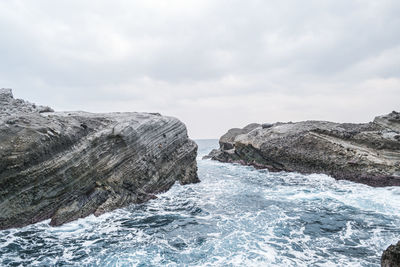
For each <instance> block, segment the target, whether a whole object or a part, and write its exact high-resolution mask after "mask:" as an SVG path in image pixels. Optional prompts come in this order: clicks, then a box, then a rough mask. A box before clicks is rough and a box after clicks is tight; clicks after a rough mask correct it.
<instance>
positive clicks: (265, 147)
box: [206, 111, 400, 187]
mask: <svg viewBox="0 0 400 267" xmlns="http://www.w3.org/2000/svg"><path fill="white" fill-rule="evenodd" d="M219 144H220V148H219V149H215V150H213V151H211V152H210V154H209V155H208V156H206V158H211V159H213V160H218V161H221V162H233V163H239V164H243V165H252V166H254V167H256V168H267V169H269V170H270V171H289V172H300V173H324V174H327V175H330V176H332V177H334V178H336V179H338V180H343V179H344V180H350V181H353V182H358V183H363V184H367V185H370V186H377V187H378V186H399V185H400V113H399V112H395V111H393V112H392V113H390V114H388V115H384V116H378V117H376V118H375V119H374V121H373V122H370V123H362V124H353V123H334V122H326V121H304V122H297V123H292V122H289V123H280V122H278V123H274V124H268V123H265V124H256V123H253V124H250V125H248V126H246V127H244V128H243V129H239V128H234V129H230V130H229V131H228V132H227V133H226V134H224V135H223V136H222V137H221V138H220V140H219Z"/></svg>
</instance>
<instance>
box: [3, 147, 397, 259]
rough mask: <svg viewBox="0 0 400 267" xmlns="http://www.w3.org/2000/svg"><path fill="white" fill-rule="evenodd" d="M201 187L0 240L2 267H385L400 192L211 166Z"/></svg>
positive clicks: (204, 165) (203, 163)
mask: <svg viewBox="0 0 400 267" xmlns="http://www.w3.org/2000/svg"><path fill="white" fill-rule="evenodd" d="M198 144H199V157H198V167H199V177H200V179H201V180H202V182H201V183H200V184H194V185H188V186H180V185H178V184H177V185H175V186H174V187H173V188H172V189H171V190H169V191H168V192H166V193H163V194H160V195H159V196H158V198H157V199H155V200H151V201H150V202H148V203H145V204H141V205H132V206H130V207H128V208H124V209H120V210H117V211H114V212H111V213H108V214H105V215H103V216H100V217H97V218H96V217H94V216H89V217H87V218H84V219H80V220H78V221H75V222H72V223H69V224H66V225H63V226H61V227H50V226H48V224H47V223H48V221H45V222H42V223H38V224H35V225H31V226H28V227H24V228H22V229H11V230H5V231H0V266H379V261H380V255H381V253H382V251H383V249H385V248H386V247H387V246H388V245H390V244H391V243H394V242H397V241H398V240H400V188H394V187H392V188H372V187H368V186H365V185H360V184H354V183H351V182H346V181H335V180H334V179H332V178H330V177H328V176H326V175H320V174H313V175H301V174H297V173H285V172H282V173H270V172H268V171H266V170H256V169H254V168H252V167H246V166H239V165H233V164H224V163H219V162H214V161H210V160H202V159H201V157H202V156H203V155H205V154H207V153H208V152H209V151H210V150H211V149H212V148H215V147H217V146H218V143H217V140H199V141H198Z"/></svg>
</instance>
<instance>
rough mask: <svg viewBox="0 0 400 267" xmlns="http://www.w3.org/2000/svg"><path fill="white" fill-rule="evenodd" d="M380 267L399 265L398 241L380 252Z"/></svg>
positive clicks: (399, 243)
mask: <svg viewBox="0 0 400 267" xmlns="http://www.w3.org/2000/svg"><path fill="white" fill-rule="evenodd" d="M381 266H382V267H399V266H400V241H399V242H398V243H397V244H396V245H391V246H389V247H388V248H387V249H386V250H385V251H384V252H383V254H382V258H381Z"/></svg>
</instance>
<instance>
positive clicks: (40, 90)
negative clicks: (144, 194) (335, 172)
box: [0, 0, 400, 137]
mask: <svg viewBox="0 0 400 267" xmlns="http://www.w3.org/2000/svg"><path fill="white" fill-rule="evenodd" d="M399 13H400V2H398V1H396V0H382V1H375V0H366V1H356V0H354V1H348V0H346V1H345V0H336V1H316V0H313V1H306V2H305V1H302V2H299V1H294V0H292V1H291V0H286V1H273V0H271V1H259V0H252V1H238V0H231V1H227V0H218V1H211V0H209V1H207V0H203V1H194V0H186V1H183V0H171V1H157V0H149V1H127V0H119V1H113V2H110V1H105V0H100V1H96V2H91V3H89V2H82V1H50V0H40V1H35V2H33V1H27V0H25V1H24V0H21V1H3V2H1V3H0V31H1V32H2V40H1V41H0V55H1V58H2V64H1V65H0V86H1V87H13V88H14V89H15V92H16V95H17V96H19V97H24V98H28V99H31V100H33V101H36V102H39V103H41V104H49V105H51V104H53V106H55V108H58V109H89V110H93V111H116V110H120V109H124V110H147V111H160V112H162V113H166V114H171V115H175V116H177V117H180V118H182V119H184V120H185V121H186V122H187V123H188V125H189V128H190V129H192V130H191V133H192V134H193V136H194V137H217V135H219V134H220V133H222V132H223V131H224V130H225V129H226V128H230V127H233V126H241V125H242V124H246V123H248V122H253V121H263V120H264V121H267V120H272V119H275V120H298V119H307V118H314V119H335V120H342V121H345V120H348V119H350V118H351V119H354V120H357V121H362V120H367V119H371V118H370V116H371V115H372V114H378V113H381V112H384V113H385V112H389V111H391V110H390V109H396V108H397V109H399V105H398V104H396V103H400V88H399V87H398V86H400V85H399V84H400V83H399V81H400V71H399V70H400V57H399V52H400V37H399V36H400V19H399V16H398V14H399ZM374 88H375V90H374ZM366 90H367V91H368V93H367V94H365V95H368V98H365V97H364V95H363V92H364V91H366ZM349 96H352V97H353V98H354V99H353V102H354V103H355V104H353V105H352V104H351V101H349ZM361 100H362V101H361ZM360 101H361V102H360ZM377 101H380V102H377ZM396 101H397V102H396ZM343 103H345V105H343ZM368 107H369V108H368ZM382 107H384V108H382ZM332 113H334V115H332ZM188 114H190V116H189V115H188ZM348 114H351V116H349V115H348ZM209 125H213V127H210V126H209Z"/></svg>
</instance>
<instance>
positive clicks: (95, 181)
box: [0, 89, 199, 230]
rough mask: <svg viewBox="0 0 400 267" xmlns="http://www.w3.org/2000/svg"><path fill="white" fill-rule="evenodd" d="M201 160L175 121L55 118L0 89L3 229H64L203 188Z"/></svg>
mask: <svg viewBox="0 0 400 267" xmlns="http://www.w3.org/2000/svg"><path fill="white" fill-rule="evenodd" d="M196 155H197V145H196V144H195V142H194V141H192V140H190V139H189V138H188V135H187V130H186V126H185V125H184V124H183V123H182V122H180V121H179V120H178V119H176V118H172V117H166V116H161V115H160V114H152V113H108V114H94V113H87V112H54V111H53V110H52V109H51V108H49V107H43V106H37V105H35V104H32V103H29V102H26V101H24V100H20V99H14V98H13V94H12V91H11V89H0V157H1V161H0V210H1V212H0V230H1V229H7V228H11V227H21V226H25V225H28V224H32V223H36V222H39V221H42V220H45V219H51V222H50V224H51V225H61V224H63V223H66V222H70V221H72V220H75V219H78V218H82V217H85V216H88V215H90V214H94V215H100V214H102V213H105V212H107V211H111V210H114V209H116V208H119V207H123V206H126V205H128V204H130V203H140V202H143V201H146V200H149V199H151V198H154V194H155V193H158V192H162V191H165V190H168V189H169V188H170V187H171V186H172V185H173V184H174V183H175V182H176V181H178V182H180V183H181V184H188V183H196V182H199V179H198V177H197V165H196Z"/></svg>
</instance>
